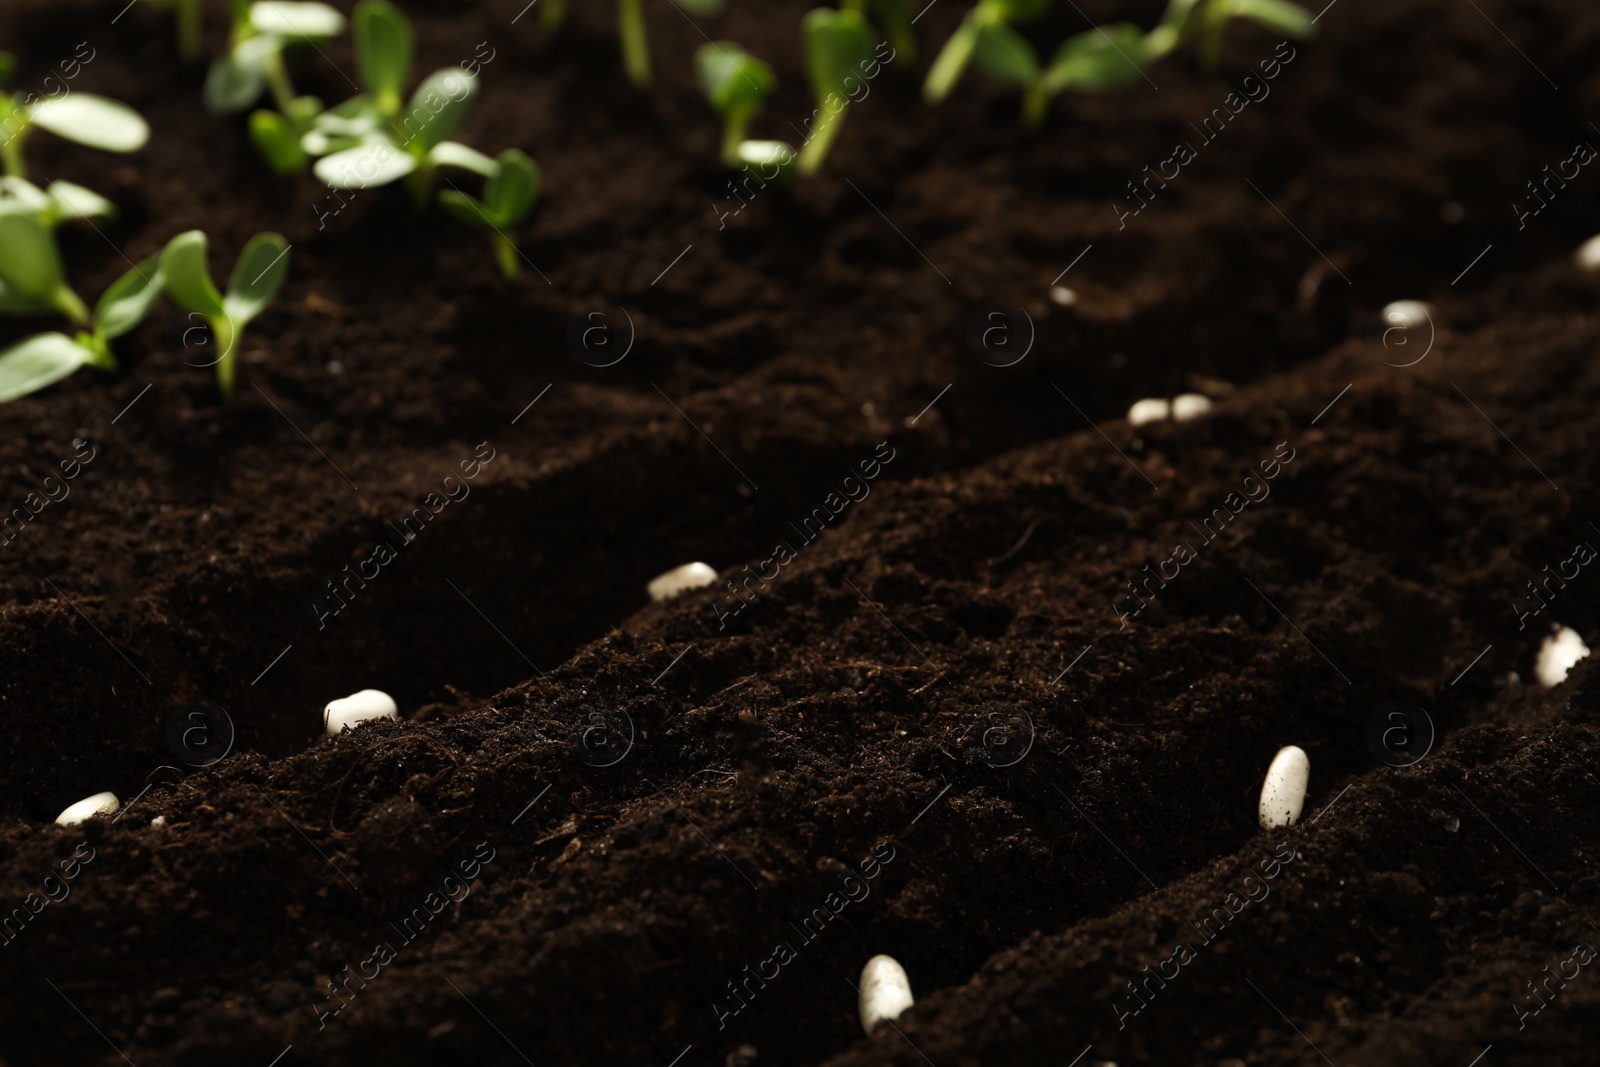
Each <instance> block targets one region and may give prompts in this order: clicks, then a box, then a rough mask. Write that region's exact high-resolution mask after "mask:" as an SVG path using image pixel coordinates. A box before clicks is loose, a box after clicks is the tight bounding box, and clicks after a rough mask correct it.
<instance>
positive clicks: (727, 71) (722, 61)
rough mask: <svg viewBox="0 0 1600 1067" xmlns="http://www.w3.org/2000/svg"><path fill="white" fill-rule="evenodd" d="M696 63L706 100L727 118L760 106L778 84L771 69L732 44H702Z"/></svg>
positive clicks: (698, 50)
mask: <svg viewBox="0 0 1600 1067" xmlns="http://www.w3.org/2000/svg"><path fill="white" fill-rule="evenodd" d="M694 61H695V67H696V69H697V70H698V71H699V74H700V88H701V89H702V90H703V91H704V92H705V94H706V99H707V100H709V101H710V102H711V106H712V107H714V108H716V109H717V110H718V111H719V112H721V113H722V114H725V115H726V114H728V113H729V112H738V111H749V110H753V109H755V108H757V107H759V106H760V105H761V102H762V100H764V99H766V97H767V96H769V95H770V94H771V93H772V90H773V89H775V88H777V85H778V79H777V77H776V76H775V75H774V74H773V73H772V68H771V67H769V66H767V64H765V63H763V62H762V61H761V60H759V59H757V58H756V57H755V56H753V55H751V54H750V53H749V52H746V51H745V50H744V49H743V48H740V47H739V46H738V45H737V44H735V43H734V42H732V41H713V42H711V43H710V44H703V45H701V46H700V47H699V48H698V49H696V51H695V54H694Z"/></svg>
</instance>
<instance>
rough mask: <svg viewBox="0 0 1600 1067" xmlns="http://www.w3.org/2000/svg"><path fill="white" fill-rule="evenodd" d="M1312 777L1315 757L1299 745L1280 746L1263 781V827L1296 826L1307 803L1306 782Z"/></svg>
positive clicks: (1261, 810) (1261, 809) (1270, 828)
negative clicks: (1312, 764)
mask: <svg viewBox="0 0 1600 1067" xmlns="http://www.w3.org/2000/svg"><path fill="white" fill-rule="evenodd" d="M1310 778H1311V757H1309V756H1307V755H1306V750H1305V749H1303V748H1301V747H1300V746H1298V745H1289V746H1288V747H1286V748H1280V749H1278V754H1277V755H1276V756H1274V757H1272V766H1270V767H1268V768H1267V780H1266V781H1265V782H1263V783H1262V784H1261V806H1260V815H1261V828H1262V829H1263V830H1272V829H1276V828H1277V827H1279V826H1293V825H1294V824H1295V823H1297V822H1299V821H1300V809H1301V808H1303V807H1304V806H1305V803H1306V782H1307V781H1308V780H1309V779H1310Z"/></svg>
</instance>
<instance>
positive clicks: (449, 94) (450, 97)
mask: <svg viewBox="0 0 1600 1067" xmlns="http://www.w3.org/2000/svg"><path fill="white" fill-rule="evenodd" d="M477 94H478V79H477V78H474V77H472V76H471V75H470V74H468V73H467V72H466V71H464V70H461V69H460V68H459V67H444V68H442V69H440V70H436V71H434V72H433V73H432V74H430V75H428V76H427V77H426V78H424V79H423V80H422V84H421V85H419V86H417V91H416V92H414V93H412V94H411V103H409V104H408V105H406V114H405V118H404V121H403V124H402V126H403V129H404V131H405V135H406V138H407V143H408V144H409V143H410V140H411V139H412V138H415V140H416V143H417V145H418V146H419V147H420V148H421V149H422V150H423V151H426V150H428V149H430V148H432V147H433V146H434V145H436V144H438V143H439V142H441V141H443V140H444V139H445V138H447V137H449V136H450V135H451V134H452V133H455V132H456V130H457V129H459V128H460V126H461V123H462V121H463V120H464V119H466V117H467V112H468V111H469V110H471V108H472V99H473V97H475V96H476V95H477Z"/></svg>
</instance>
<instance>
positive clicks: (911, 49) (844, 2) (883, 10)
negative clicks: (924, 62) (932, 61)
mask: <svg viewBox="0 0 1600 1067" xmlns="http://www.w3.org/2000/svg"><path fill="white" fill-rule="evenodd" d="M839 7H840V9H841V10H844V11H859V12H860V13H861V14H863V15H865V16H866V17H867V18H868V19H871V20H872V22H873V23H874V24H875V25H876V26H877V27H878V29H880V30H882V31H883V35H884V37H885V38H887V39H888V41H889V44H890V46H891V47H893V48H894V52H895V56H896V57H897V58H903V59H906V60H908V61H911V62H915V61H916V58H917V35H916V31H915V30H913V29H912V20H911V5H910V4H909V3H907V0H840V3H839Z"/></svg>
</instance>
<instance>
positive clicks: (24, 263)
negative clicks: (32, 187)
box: [0, 201, 65, 307]
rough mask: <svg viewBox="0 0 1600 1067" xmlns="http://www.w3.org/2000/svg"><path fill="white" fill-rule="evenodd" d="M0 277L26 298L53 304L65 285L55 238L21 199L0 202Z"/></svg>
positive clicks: (44, 303) (48, 304) (45, 304)
mask: <svg viewBox="0 0 1600 1067" xmlns="http://www.w3.org/2000/svg"><path fill="white" fill-rule="evenodd" d="M0 281H3V282H5V283H6V287H7V288H8V289H10V290H12V291H13V292H14V293H15V294H16V295H17V296H19V297H21V298H22V299H24V300H27V301H31V302H33V303H36V304H39V305H41V306H45V307H53V306H55V302H56V295H57V294H58V293H60V292H61V290H62V288H63V287H64V285H65V279H64V278H63V275H62V271H61V257H60V255H59V254H58V253H57V252H56V242H55V238H53V237H52V236H51V235H50V229H49V227H47V226H46V225H45V223H44V221H43V220H42V219H40V218H39V217H38V216H37V215H35V214H34V213H33V212H31V211H29V210H28V209H27V208H25V207H23V206H22V205H21V204H20V203H15V202H10V201H7V202H4V203H0Z"/></svg>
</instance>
